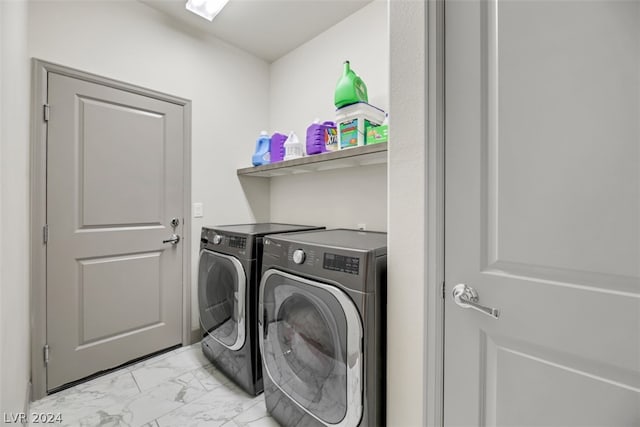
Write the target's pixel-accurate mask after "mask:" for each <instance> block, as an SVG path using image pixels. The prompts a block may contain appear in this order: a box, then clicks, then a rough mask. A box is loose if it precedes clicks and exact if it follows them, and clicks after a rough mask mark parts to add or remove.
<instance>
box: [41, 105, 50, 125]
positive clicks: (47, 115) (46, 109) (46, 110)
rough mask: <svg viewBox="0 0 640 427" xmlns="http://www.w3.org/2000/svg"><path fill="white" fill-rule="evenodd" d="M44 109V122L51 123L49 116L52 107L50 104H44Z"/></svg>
mask: <svg viewBox="0 0 640 427" xmlns="http://www.w3.org/2000/svg"><path fill="white" fill-rule="evenodd" d="M42 107H43V111H44V121H45V122H48V121H49V114H50V113H51V107H49V104H44V105H43V106H42Z"/></svg>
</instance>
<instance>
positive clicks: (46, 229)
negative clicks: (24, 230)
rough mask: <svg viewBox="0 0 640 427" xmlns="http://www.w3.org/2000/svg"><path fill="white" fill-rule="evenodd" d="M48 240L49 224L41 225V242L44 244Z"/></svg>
mask: <svg viewBox="0 0 640 427" xmlns="http://www.w3.org/2000/svg"><path fill="white" fill-rule="evenodd" d="M48 241H49V224H45V225H44V227H42V242H43V243H44V244H46V243H47V242H48Z"/></svg>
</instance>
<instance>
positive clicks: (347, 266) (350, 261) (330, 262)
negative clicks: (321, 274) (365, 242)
mask: <svg viewBox="0 0 640 427" xmlns="http://www.w3.org/2000/svg"><path fill="white" fill-rule="evenodd" d="M322 268H324V269H326V270H331V271H339V272H341V273H348V274H355V275H358V274H360V258H358V257H351V256H344V255H338V254H332V253H329V252H325V254H324V259H323V261H322Z"/></svg>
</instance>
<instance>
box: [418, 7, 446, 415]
mask: <svg viewBox="0 0 640 427" xmlns="http://www.w3.org/2000/svg"><path fill="white" fill-rule="evenodd" d="M445 4H446V0H428V1H427V5H426V9H427V11H426V17H425V34H426V41H425V50H426V52H425V56H426V60H427V64H426V76H425V77H426V82H425V86H426V88H427V93H426V109H427V116H426V122H427V123H426V143H427V147H426V160H425V162H426V165H425V166H426V173H425V178H426V182H425V184H424V189H425V192H426V195H425V200H426V205H427V206H426V215H425V224H424V229H425V230H426V235H425V244H426V255H427V256H426V259H425V263H424V265H425V282H426V287H427V289H426V292H425V298H426V301H425V316H424V322H425V325H424V330H425V331H426V337H425V347H426V349H425V354H424V356H425V369H424V372H425V374H426V379H425V386H426V391H425V393H426V396H427V399H426V402H425V408H424V409H423V410H424V421H425V423H426V424H425V425H429V426H444V363H445V360H444V340H445V336H444V322H445V317H444V315H445V312H444V306H445V304H444V303H445V299H446V298H447V292H448V289H447V287H446V285H445V279H446V278H445V276H444V271H445V270H444V266H445V264H444V263H445V259H444V249H445V233H444V230H445V145H446V142H445V91H444V87H445V84H444V83H445V40H444V39H445V28H444V22H445V20H444V14H445Z"/></svg>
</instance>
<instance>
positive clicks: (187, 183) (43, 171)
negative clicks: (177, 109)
mask: <svg viewBox="0 0 640 427" xmlns="http://www.w3.org/2000/svg"><path fill="white" fill-rule="evenodd" d="M50 72H55V73H57V74H62V75H65V76H69V77H73V78H76V79H80V80H85V81H88V82H92V83H97V84H100V85H104V86H108V87H112V88H115V89H120V90H124V91H127V92H131V93H135V94H139V95H143V96H147V97H151V98H155V99H159V100H162V101H166V102H170V103H173V104H176V105H180V106H182V107H183V112H184V117H183V119H184V165H183V168H184V169H183V170H184V177H183V185H184V202H183V209H184V211H183V212H184V218H183V224H184V232H183V236H182V239H183V242H184V250H183V251H182V253H183V260H182V262H183V264H182V265H183V268H182V288H183V289H182V344H183V345H189V344H191V335H192V334H191V249H190V248H191V215H190V213H191V101H190V100H187V99H184V98H179V97H176V96H172V95H167V94H165V93H161V92H157V91H153V90H150V89H145V88H142V87H140V86H135V85H131V84H128V83H123V82H120V81H117V80H113V79H109V78H106V77H102V76H98V75H95V74H91V73H86V72H83V71H79V70H75V69H72V68H68V67H65V66H62V65H58V64H53V63H50V62H46V61H42V60H39V59H35V58H34V59H32V99H31V265H30V269H31V381H32V387H33V390H32V394H31V395H32V399H40V398H42V397H44V396H46V394H47V390H46V386H47V385H46V368H45V365H44V355H43V349H44V346H45V344H46V338H47V333H46V331H47V329H46V328H47V325H46V320H47V317H46V307H47V306H46V296H47V293H46V289H47V288H46V285H47V284H46V271H47V270H46V266H47V258H46V246H45V244H44V240H43V237H44V230H43V227H44V225H45V223H46V208H47V199H46V188H47V125H46V122H45V120H44V105H45V104H46V103H47V75H48V73H50Z"/></svg>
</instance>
